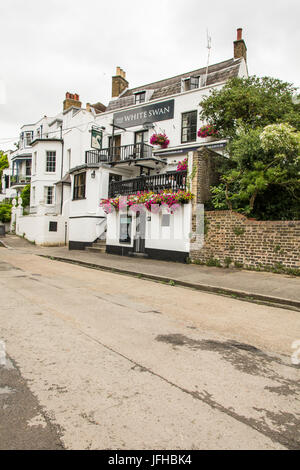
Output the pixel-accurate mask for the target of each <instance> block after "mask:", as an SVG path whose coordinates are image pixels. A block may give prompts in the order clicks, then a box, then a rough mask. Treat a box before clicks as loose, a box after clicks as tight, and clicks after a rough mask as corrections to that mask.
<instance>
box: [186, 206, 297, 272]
mask: <svg viewBox="0 0 300 470" xmlns="http://www.w3.org/2000/svg"><path fill="white" fill-rule="evenodd" d="M193 228H195V220H194V221H193ZM202 240H203V236H201V235H197V236H195V237H194V238H193V239H192V240H191V250H190V257H191V259H192V260H193V261H195V260H199V261H201V262H204V263H206V262H207V261H208V260H210V259H212V258H214V259H215V260H219V261H220V262H221V264H223V265H224V261H225V259H226V258H231V260H232V263H234V262H237V263H239V264H240V265H243V266H252V267H263V266H269V267H276V266H277V265H278V264H280V265H282V266H284V267H286V268H298V269H299V268H300V220H298V221H256V220H253V219H247V218H246V217H245V216H243V215H241V214H238V213H236V212H232V211H208V212H205V235H204V244H203V246H202V244H201V241H202ZM227 261H228V260H227Z"/></svg>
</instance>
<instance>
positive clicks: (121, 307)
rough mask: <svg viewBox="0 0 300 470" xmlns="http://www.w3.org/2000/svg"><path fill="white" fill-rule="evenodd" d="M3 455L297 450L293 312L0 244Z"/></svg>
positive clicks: (299, 321)
mask: <svg viewBox="0 0 300 470" xmlns="http://www.w3.org/2000/svg"><path fill="white" fill-rule="evenodd" d="M0 292H1V306H0V311H1V313H0V340H2V341H3V344H5V346H6V354H7V359H8V360H7V361H6V364H5V365H2V366H1V365H0V413H1V415H2V418H1V419H0V449H23V448H25V449H40V448H42V449H44V448H48V449H59V448H65V449H299V448H300V426H299V423H300V419H299V418H300V416H299V411H300V406H299V402H300V395H299V374H300V368H299V365H295V364H292V361H291V354H292V353H293V349H292V343H293V342H294V341H295V340H299V339H300V313H299V312H296V311H293V310H287V309H280V308H274V307H267V306H264V305H257V304H254V303H249V302H242V301H239V300H236V299H231V298H227V297H223V296H217V295H212V294H206V293H202V292H198V291H193V290H190V289H185V288H182V287H176V286H171V285H165V284H160V283H155V282H151V281H146V280H142V279H135V278H132V277H127V276H123V275H119V274H113V273H108V272H101V271H96V270H92V269H87V268H83V267H80V266H75V265H70V264H65V263H60V262H57V261H52V260H49V259H45V258H41V257H39V256H36V255H33V254H28V253H24V252H22V251H18V250H16V249H6V248H0Z"/></svg>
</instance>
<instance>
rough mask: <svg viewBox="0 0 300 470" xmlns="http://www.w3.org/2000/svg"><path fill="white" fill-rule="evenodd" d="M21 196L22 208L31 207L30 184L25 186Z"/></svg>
mask: <svg viewBox="0 0 300 470" xmlns="http://www.w3.org/2000/svg"><path fill="white" fill-rule="evenodd" d="M20 196H21V198H22V206H23V207H28V206H29V205H30V184H27V185H26V186H24V188H23V190H22V191H21V194H20Z"/></svg>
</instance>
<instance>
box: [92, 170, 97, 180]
mask: <svg viewBox="0 0 300 470" xmlns="http://www.w3.org/2000/svg"><path fill="white" fill-rule="evenodd" d="M95 176H96V172H95V170H93V171H92V173H91V178H93V179H94V178H95Z"/></svg>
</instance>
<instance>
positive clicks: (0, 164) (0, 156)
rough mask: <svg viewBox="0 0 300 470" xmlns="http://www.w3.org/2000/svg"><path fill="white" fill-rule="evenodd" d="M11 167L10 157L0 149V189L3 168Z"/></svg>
mask: <svg viewBox="0 0 300 470" xmlns="http://www.w3.org/2000/svg"><path fill="white" fill-rule="evenodd" d="M8 167H9V163H8V158H7V155H5V153H4V152H3V151H2V150H0V190H2V173H3V170H5V169H6V168H8Z"/></svg>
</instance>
